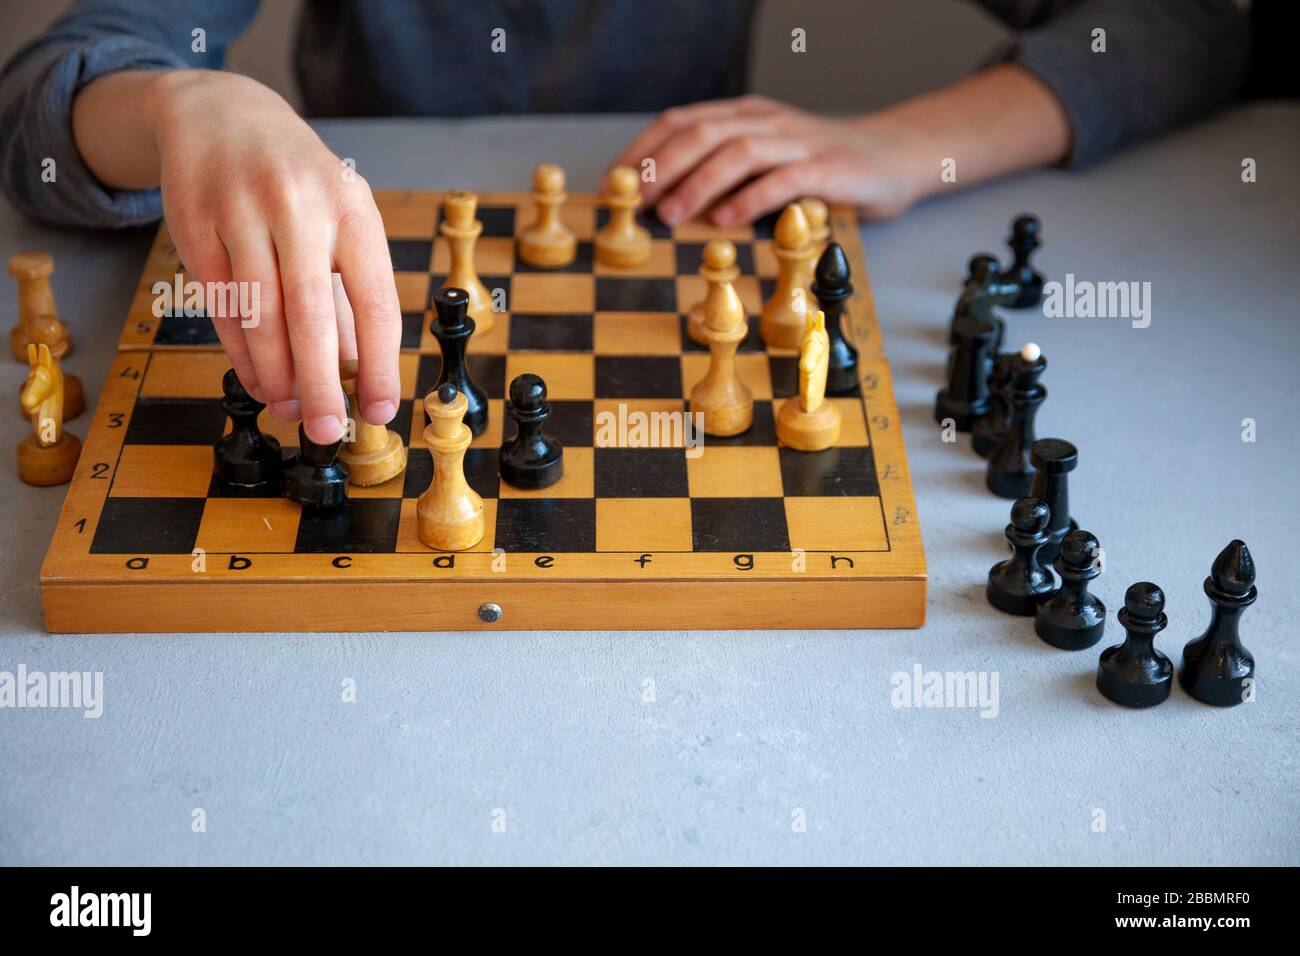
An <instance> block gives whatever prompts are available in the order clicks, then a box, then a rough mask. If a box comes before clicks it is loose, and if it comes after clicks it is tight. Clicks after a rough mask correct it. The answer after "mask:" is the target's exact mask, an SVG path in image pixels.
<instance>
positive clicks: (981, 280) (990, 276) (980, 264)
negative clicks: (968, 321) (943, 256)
mask: <svg viewBox="0 0 1300 956" xmlns="http://www.w3.org/2000/svg"><path fill="white" fill-rule="evenodd" d="M1000 268H1001V265H999V263H998V257H997V256H995V255H993V254H992V253H991V252H977V253H975V255H973V256H971V257H970V261H969V262H968V263H966V279H965V280H964V281H963V282H962V286H961V295H959V296H958V297H957V304H956V305H954V306H953V309H952V324H951V325H950V326H949V327H948V344H949V345H956V344H957V320H958V319H960V318H963V317H964V316H968V315H970V314H971V306H972V305H973V304H974V303H975V301H976V299H977V298H978V297H979V296H981V295H983V292H984V290H985V289H986V288H987V287H988V286H989V284H990V283H992V282H994V281H995V280H996V279H997V277H998V269H1000Z"/></svg>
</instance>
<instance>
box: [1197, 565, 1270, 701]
mask: <svg viewBox="0 0 1300 956" xmlns="http://www.w3.org/2000/svg"><path fill="white" fill-rule="evenodd" d="M1205 594H1206V596H1207V597H1209V599H1210V608H1211V610H1210V626H1209V627H1208V628H1206V630H1205V633H1204V634H1202V635H1201V636H1200V637H1198V638H1196V640H1194V641H1189V642H1188V644H1187V646H1186V647H1184V648H1183V667H1182V670H1181V671H1180V672H1179V675H1178V682H1179V683H1180V684H1181V685H1182V687H1183V690H1185V691H1187V693H1189V694H1191V695H1192V696H1193V697H1195V698H1196V699H1197V700H1199V701H1203V702H1204V703H1207V704H1213V705H1215V706H1216V707H1233V706H1235V705H1237V704H1240V703H1241V702H1242V701H1244V700H1246V699H1247V698H1248V697H1249V696H1250V694H1251V692H1252V690H1253V688H1254V679H1255V658H1254V657H1253V656H1252V655H1251V653H1250V651H1248V650H1246V648H1245V647H1243V646H1242V643H1241V634H1240V633H1239V631H1238V626H1239V625H1240V623H1241V615H1242V612H1243V611H1245V610H1246V608H1248V607H1250V606H1251V605H1252V604H1254V603H1255V599H1256V598H1257V597H1258V596H1259V592H1258V590H1257V589H1256V588H1255V562H1254V560H1253V559H1252V558H1251V556H1250V551H1249V549H1247V547H1246V545H1245V542H1243V541H1233V542H1232V543H1231V544H1229V545H1228V546H1227V547H1226V548H1224V549H1223V550H1222V551H1221V552H1219V556H1218V557H1217V558H1215V559H1214V566H1213V567H1212V568H1211V569H1210V576H1209V577H1207V578H1206V579H1205Z"/></svg>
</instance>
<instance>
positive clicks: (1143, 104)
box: [983, 0, 1251, 167]
mask: <svg viewBox="0 0 1300 956" xmlns="http://www.w3.org/2000/svg"><path fill="white" fill-rule="evenodd" d="M983 5H984V6H985V7H986V8H987V9H989V10H990V12H992V13H994V14H995V15H996V16H998V17H999V18H1001V19H1002V20H1004V21H1005V22H1007V23H1008V24H1009V25H1011V26H1014V27H1019V28H1025V27H1028V29H1027V30H1026V31H1025V32H1023V33H1020V34H1019V35H1018V36H1017V38H1016V41H1015V46H1014V48H1013V49H1012V50H1011V52H1010V53H1009V55H1008V57H1007V59H1009V60H1010V61H1011V62H1013V63H1018V64H1019V65H1021V66H1023V67H1024V68H1025V69H1027V70H1029V71H1030V72H1031V73H1033V74H1035V75H1036V76H1037V77H1038V78H1039V79H1041V80H1042V81H1043V82H1044V83H1045V84H1046V85H1047V86H1048V88H1049V89H1051V90H1052V92H1053V93H1054V94H1055V95H1056V97H1057V98H1058V99H1059V100H1060V101H1061V103H1062V105H1063V106H1064V108H1065V112H1066V115H1067V116H1068V117H1069V120H1070V126H1071V129H1072V132H1073V145H1072V148H1071V151H1070V156H1069V159H1068V160H1067V165H1069V166H1075V167H1081V166H1087V165H1089V164H1090V163H1094V162H1096V161H1097V160H1099V159H1101V158H1102V157H1104V156H1106V155H1108V154H1109V153H1111V152H1114V151H1115V150H1117V149H1119V148H1121V147H1123V146H1125V145H1127V144H1129V143H1131V142H1133V141H1135V140H1137V139H1140V138H1141V137H1143V136H1148V135H1150V134H1152V133H1157V132H1159V131H1161V130H1165V129H1169V128H1170V127H1173V126H1176V125H1178V124H1180V123H1185V122H1187V121H1189V120H1191V119H1194V118H1196V117H1197V116H1201V115H1203V114H1205V113H1208V112H1210V111H1212V110H1214V109H1217V108H1219V107H1222V106H1224V105H1226V104H1228V103H1230V102H1231V101H1232V100H1233V99H1235V98H1236V97H1237V96H1238V95H1239V94H1240V92H1241V89H1242V86H1243V85H1244V83H1245V80H1246V76H1247V72H1248V69H1249V65H1250V41H1251V34H1250V16H1249V14H1248V12H1246V11H1245V10H1243V9H1242V7H1243V6H1244V5H1243V4H1239V3H1237V2H1234V0H1082V2H1075V3H1068V2H1060V0H1057V2H1052V0H986V2H984V3H983ZM1097 29H1102V30H1105V44H1106V50H1105V52H1104V53H1102V52H1093V44H1094V38H1093V31H1094V30H1097Z"/></svg>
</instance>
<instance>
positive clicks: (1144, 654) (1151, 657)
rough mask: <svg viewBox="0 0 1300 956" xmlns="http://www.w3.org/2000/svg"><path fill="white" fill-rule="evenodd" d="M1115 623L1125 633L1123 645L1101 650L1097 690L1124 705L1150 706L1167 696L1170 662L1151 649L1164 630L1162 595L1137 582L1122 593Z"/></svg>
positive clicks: (1171, 681)
mask: <svg viewBox="0 0 1300 956" xmlns="http://www.w3.org/2000/svg"><path fill="white" fill-rule="evenodd" d="M1118 616H1119V623H1120V624H1121V625H1123V627H1124V630H1125V631H1126V632H1127V633H1126V636H1125V638H1124V643H1123V644H1116V645H1115V646H1114V647H1108V648H1106V649H1105V650H1104V651H1102V652H1101V661H1100V662H1099V663H1098V665H1097V689H1098V690H1099V691H1101V692H1102V694H1104V695H1105V696H1106V697H1107V698H1109V699H1110V700H1113V701H1114V702H1115V703H1117V704H1123V705H1124V706H1125V707H1154V706H1155V705H1156V704H1159V703H1162V702H1163V701H1164V700H1165V698H1166V697H1168V696H1169V690H1170V688H1171V687H1173V685H1174V665H1173V662H1172V661H1171V660H1169V658H1167V657H1165V655H1164V654H1161V653H1160V652H1159V651H1158V650H1156V648H1155V639H1156V635H1157V634H1159V633H1160V632H1161V631H1163V630H1164V629H1165V627H1166V626H1168V624H1169V619H1168V618H1167V617H1165V595H1164V592H1163V591H1161V590H1160V588H1158V587H1156V586H1155V585H1154V584H1152V583H1151V582H1150V581H1139V582H1138V583H1137V584H1134V585H1132V586H1131V587H1130V588H1129V589H1128V590H1127V591H1126V592H1124V607H1123V609H1122V610H1121V611H1120V612H1119V615H1118Z"/></svg>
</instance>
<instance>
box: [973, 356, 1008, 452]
mask: <svg viewBox="0 0 1300 956" xmlns="http://www.w3.org/2000/svg"><path fill="white" fill-rule="evenodd" d="M1011 357H1012V353H1011V352H999V353H998V354H997V355H995V356H994V357H993V366H992V370H991V371H990V372H989V384H988V393H989V406H988V410H987V411H986V412H985V413H984V414H983V415H981V416H980V417H979V418H977V419H975V424H974V425H972V426H971V430H970V446H971V448H972V449H974V451H975V454H977V455H979V456H980V457H981V458H987V457H988V456H989V452H991V451H992V450H993V448H994V447H995V446H996V445H997V443H998V442H1000V441H1002V436H1003V435H1005V434H1006V433H1007V418H1009V417H1010V410H1011V406H1010V405H1009V404H1008V402H1007V396H1006V389H1007V385H1008V384H1010V382H1011Z"/></svg>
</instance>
